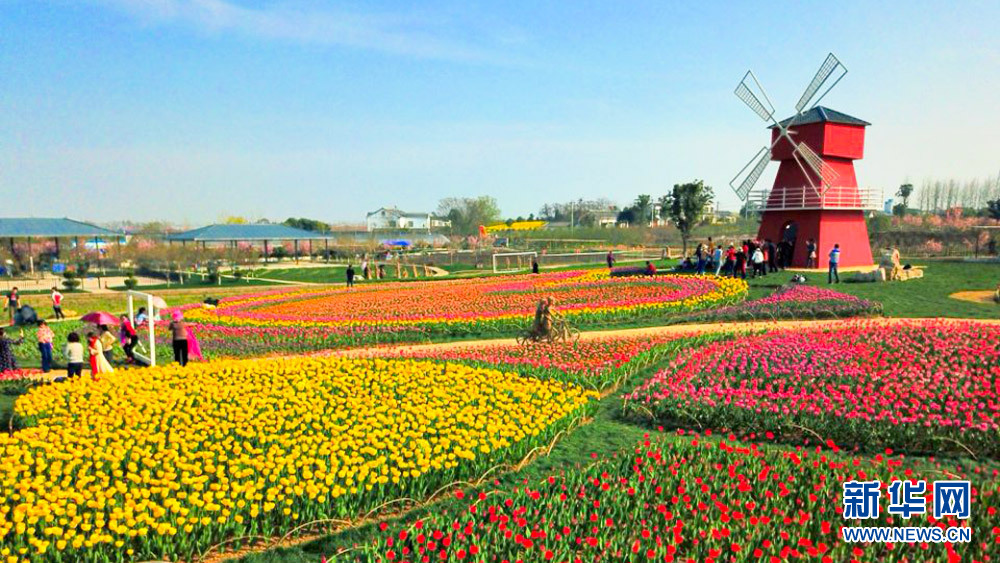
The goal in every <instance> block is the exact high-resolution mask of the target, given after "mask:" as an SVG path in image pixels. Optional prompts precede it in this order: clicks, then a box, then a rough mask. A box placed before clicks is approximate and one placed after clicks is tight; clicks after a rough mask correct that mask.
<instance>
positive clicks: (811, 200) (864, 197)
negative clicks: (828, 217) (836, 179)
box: [749, 186, 882, 211]
mask: <svg viewBox="0 0 1000 563" xmlns="http://www.w3.org/2000/svg"><path fill="white" fill-rule="evenodd" d="M749 200H750V203H752V204H753V206H754V207H756V208H757V209H762V210H766V211H783V210H791V209H845V210H847V209H861V210H869V209H882V192H881V190H876V189H874V188H859V187H854V186H832V187H830V188H828V189H827V190H826V191H825V192H823V191H822V190H816V189H814V188H813V187H812V186H802V187H792V188H778V189H771V190H755V191H753V192H751V193H750V197H749Z"/></svg>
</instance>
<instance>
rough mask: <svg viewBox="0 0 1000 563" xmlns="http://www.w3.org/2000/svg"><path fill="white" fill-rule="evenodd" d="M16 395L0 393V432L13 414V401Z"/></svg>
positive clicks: (3, 430)
mask: <svg viewBox="0 0 1000 563" xmlns="http://www.w3.org/2000/svg"><path fill="white" fill-rule="evenodd" d="M16 399H17V397H15V396H12V395H5V394H3V393H0V432H5V431H6V430H7V426H8V424H10V417H11V415H12V414H14V401H15V400H16Z"/></svg>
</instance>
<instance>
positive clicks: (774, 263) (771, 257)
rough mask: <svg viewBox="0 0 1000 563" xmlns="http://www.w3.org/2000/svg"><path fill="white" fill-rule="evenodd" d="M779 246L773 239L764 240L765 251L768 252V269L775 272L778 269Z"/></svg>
mask: <svg viewBox="0 0 1000 563" xmlns="http://www.w3.org/2000/svg"><path fill="white" fill-rule="evenodd" d="M776 250H777V247H776V246H775V245H774V243H773V242H771V239H767V240H765V241H764V252H765V253H767V258H766V259H767V269H768V270H769V271H770V272H771V273H772V274H773V273H775V272H777V271H778V256H777V254H778V253H777V252H776Z"/></svg>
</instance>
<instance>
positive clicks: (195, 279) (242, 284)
mask: <svg viewBox="0 0 1000 563" xmlns="http://www.w3.org/2000/svg"><path fill="white" fill-rule="evenodd" d="M258 285H275V283H274V282H269V281H264V280H256V279H255V280H248V279H242V280H235V279H233V278H229V277H223V278H222V282H221V283H219V282H215V283H212V282H210V281H208V280H207V279H205V278H202V277H201V276H189V277H187V278H185V279H184V283H180V282H170V285H167V283H166V282H163V283H158V284H153V285H141V286H139V287H136V288H135V289H136V290H138V291H147V292H148V291H162V290H164V289H205V290H209V289H212V288H223V287H227V288H228V287H239V288H244V289H246V290H247V291H250V290H252V289H253V287H254V286H258ZM111 289H114V290H117V291H124V290H125V286H123V285H119V286H114V287H112V288H111Z"/></svg>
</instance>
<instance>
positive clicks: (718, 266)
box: [712, 244, 722, 275]
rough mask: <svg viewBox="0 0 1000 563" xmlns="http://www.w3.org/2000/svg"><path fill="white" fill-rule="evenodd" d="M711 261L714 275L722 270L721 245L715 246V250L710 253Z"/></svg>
mask: <svg viewBox="0 0 1000 563" xmlns="http://www.w3.org/2000/svg"><path fill="white" fill-rule="evenodd" d="M712 261H713V262H715V275H719V272H721V271H722V245H721V244H720V245H719V246H717V247H715V252H713V253H712Z"/></svg>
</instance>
